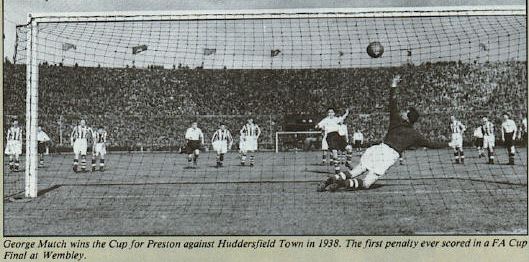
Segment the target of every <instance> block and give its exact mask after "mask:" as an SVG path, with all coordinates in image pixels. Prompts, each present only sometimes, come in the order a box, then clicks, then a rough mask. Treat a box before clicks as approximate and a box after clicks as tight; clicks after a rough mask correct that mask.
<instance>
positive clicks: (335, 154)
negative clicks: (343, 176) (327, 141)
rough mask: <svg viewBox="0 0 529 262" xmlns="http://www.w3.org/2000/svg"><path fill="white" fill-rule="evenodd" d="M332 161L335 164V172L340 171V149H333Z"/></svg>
mask: <svg viewBox="0 0 529 262" xmlns="http://www.w3.org/2000/svg"><path fill="white" fill-rule="evenodd" d="M332 163H333V165H334V173H335V174H338V173H340V158H339V157H338V150H336V149H333V150H332Z"/></svg>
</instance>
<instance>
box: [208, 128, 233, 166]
mask: <svg viewBox="0 0 529 262" xmlns="http://www.w3.org/2000/svg"><path fill="white" fill-rule="evenodd" d="M232 143H233V138H232V136H231V133H230V131H229V130H228V129H226V125H224V124H221V125H220V129H218V130H217V131H215V133H214V134H213V137H212V138H211V145H212V146H213V150H215V152H217V157H216V159H217V167H221V166H222V164H223V162H224V154H226V153H227V152H228V149H229V148H231V145H232Z"/></svg>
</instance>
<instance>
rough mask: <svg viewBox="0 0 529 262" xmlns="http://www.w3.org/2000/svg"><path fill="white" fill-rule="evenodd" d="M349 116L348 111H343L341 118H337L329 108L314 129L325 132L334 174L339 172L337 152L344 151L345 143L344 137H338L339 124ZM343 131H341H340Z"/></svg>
mask: <svg viewBox="0 0 529 262" xmlns="http://www.w3.org/2000/svg"><path fill="white" fill-rule="evenodd" d="M347 115H349V109H347V110H346V111H345V114H344V115H343V116H340V117H337V116H335V114H334V109H333V108H330V109H329V110H328V111H327V117H326V118H324V119H323V120H321V121H320V122H319V123H318V124H317V125H316V128H321V129H322V130H323V131H324V132H325V139H326V141H327V145H328V146H329V150H331V152H332V160H331V161H332V163H333V164H334V170H335V172H336V173H339V172H340V161H339V159H338V151H345V147H346V146H347V142H346V141H344V137H343V136H340V133H339V132H340V124H341V123H343V122H344V121H345V118H347ZM342 130H343V129H342Z"/></svg>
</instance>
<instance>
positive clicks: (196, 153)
mask: <svg viewBox="0 0 529 262" xmlns="http://www.w3.org/2000/svg"><path fill="white" fill-rule="evenodd" d="M194 153H195V154H194V155H193V166H195V167H196V166H197V160H198V156H199V155H200V150H198V149H196V150H195V152H194Z"/></svg>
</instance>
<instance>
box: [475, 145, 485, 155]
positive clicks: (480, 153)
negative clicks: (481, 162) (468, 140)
mask: <svg viewBox="0 0 529 262" xmlns="http://www.w3.org/2000/svg"><path fill="white" fill-rule="evenodd" d="M476 148H477V150H478V157H479V158H482V157H483V156H484V155H485V154H483V149H481V146H476Z"/></svg>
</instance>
